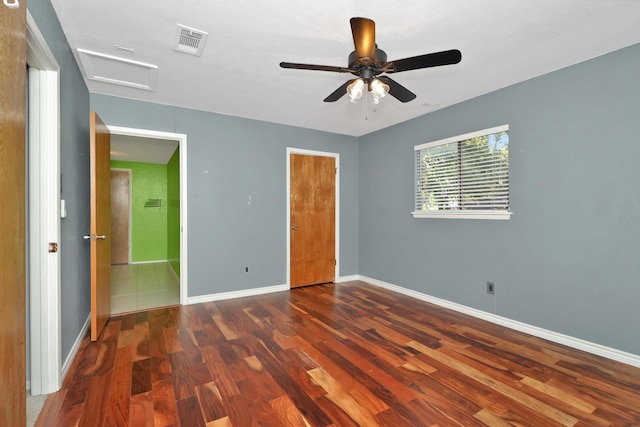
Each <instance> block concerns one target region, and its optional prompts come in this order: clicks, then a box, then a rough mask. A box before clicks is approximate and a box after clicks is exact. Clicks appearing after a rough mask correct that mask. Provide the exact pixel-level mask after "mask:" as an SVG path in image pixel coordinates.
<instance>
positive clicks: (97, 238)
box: [82, 234, 107, 242]
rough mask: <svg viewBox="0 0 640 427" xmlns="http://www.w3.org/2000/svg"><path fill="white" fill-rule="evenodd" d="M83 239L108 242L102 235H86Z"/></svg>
mask: <svg viewBox="0 0 640 427" xmlns="http://www.w3.org/2000/svg"><path fill="white" fill-rule="evenodd" d="M82 238H83V239H84V240H91V241H92V242H93V241H94V240H106V238H107V236H106V235H104V234H100V235H95V234H85V235H84V236H82Z"/></svg>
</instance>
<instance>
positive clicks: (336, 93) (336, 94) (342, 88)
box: [324, 79, 357, 102]
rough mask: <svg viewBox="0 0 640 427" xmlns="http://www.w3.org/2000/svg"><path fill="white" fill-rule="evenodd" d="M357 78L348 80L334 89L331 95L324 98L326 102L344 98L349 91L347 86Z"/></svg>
mask: <svg viewBox="0 0 640 427" xmlns="http://www.w3.org/2000/svg"><path fill="white" fill-rule="evenodd" d="M356 80H357V79H351V80H347V81H346V82H345V83H344V84H343V85H342V86H340V87H339V88H338V89H336V90H335V91H333V92H332V93H331V95H329V96H327V97H326V98H325V99H324V102H336V101H337V100H338V99H340V98H342V97H343V96H344V95H345V94H346V93H347V86H349V85H350V84H351V83H353V82H354V81H356Z"/></svg>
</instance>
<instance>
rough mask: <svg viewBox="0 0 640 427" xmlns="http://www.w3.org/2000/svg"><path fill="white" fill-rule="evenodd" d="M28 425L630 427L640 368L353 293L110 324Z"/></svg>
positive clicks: (238, 303)
mask: <svg viewBox="0 0 640 427" xmlns="http://www.w3.org/2000/svg"><path fill="white" fill-rule="evenodd" d="M36 425H38V426H65V427H67V426H91V427H100V426H135V427H138V426H159V427H165V426H181V427H196V426H199V427H228V426H234V427H245V426H246V427H249V426H366V427H370V426H393V427H403V426H443V427H444V426H476V425H478V426H482V425H489V426H538V427H541V426H545V427H546V426H582V427H584V426H634V425H635V426H640V369H638V368H634V367H631V366H628V365H624V364H621V363H617V362H614V361H611V360H607V359H604V358H601V357H597V356H594V355H590V354H587V353H583V352H580V351H577V350H574V349H570V348H567V347H564V346H561V345H558V344H554V343H549V342H546V341H544V340H541V339H538V338H534V337H531V336H528V335H525V334H522V333H519V332H516V331H513V330H510V329H506V328H502V327H500V326H497V325H494V324H491V323H488V322H484V321H481V320H478V319H475V318H472V317H468V316H465V315H463V314H459V313H456V312H453V311H449V310H446V309H443V308H440V307H437V306H433V305H430V304H427V303H425V302H422V301H418V300H415V299H412V298H409V297H406V296H403V295H400V294H396V293H393V292H390V291H387V290H384V289H380V288H376V287H374V286H371V285H368V284H366V283H363V282H349V283H345V284H336V285H319V286H312V287H306V288H298V289H293V290H291V291H290V292H279V293H274V294H268V295H261V296H256V297H248V298H241V299H235V300H227V301H219V302H215V303H205V304H196V305H190V306H184V307H170V308H162V309H156V310H151V311H145V312H139V313H133V314H126V315H121V316H116V317H112V318H111V319H110V321H109V322H108V323H107V326H106V328H105V330H104V332H103V334H102V336H101V337H100V340H99V341H97V342H95V343H90V342H89V341H88V339H85V340H84V341H83V343H82V346H81V349H80V351H79V353H78V356H77V357H76V360H75V361H74V363H73V366H72V367H71V370H70V372H69V374H68V375H67V378H66V380H65V383H64V385H63V388H62V390H61V391H60V392H58V393H56V394H54V395H51V396H50V397H49V398H48V399H47V403H46V404H45V407H44V409H43V412H42V413H41V415H40V418H39V419H38V423H37V424H36Z"/></svg>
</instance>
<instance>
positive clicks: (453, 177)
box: [415, 126, 509, 212]
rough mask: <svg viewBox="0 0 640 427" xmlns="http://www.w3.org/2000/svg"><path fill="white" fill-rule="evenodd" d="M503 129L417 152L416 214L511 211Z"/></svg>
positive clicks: (507, 144)
mask: <svg viewBox="0 0 640 427" xmlns="http://www.w3.org/2000/svg"><path fill="white" fill-rule="evenodd" d="M507 130H508V127H506V126H501V127H499V128H492V129H488V130H486V131H480V132H477V133H474V134H466V135H462V136H460V137H457V138H458V140H454V138H449V139H447V140H442V141H437V142H434V143H428V144H423V145H421V146H417V147H416V150H415V155H416V199H415V200H416V206H415V209H416V211H417V212H420V211H465V210H466V211H469V210H478V211H504V212H508V211H509V137H508V133H507Z"/></svg>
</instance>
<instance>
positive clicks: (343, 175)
mask: <svg viewBox="0 0 640 427" xmlns="http://www.w3.org/2000/svg"><path fill="white" fill-rule="evenodd" d="M91 108H92V109H93V110H95V111H96V112H97V113H98V115H100V117H101V118H102V120H103V121H104V122H105V123H106V124H108V125H114V126H124V127H133V128H139V129H152V130H157V131H165V132H176V133H184V134H186V135H187V183H188V190H187V191H188V193H187V194H188V199H187V206H188V230H189V233H188V255H187V256H188V265H187V267H186V268H187V269H188V270H187V271H188V282H189V288H188V293H189V296H199V295H208V294H214V293H219V292H228V291H237V290H242V289H251V288H257V287H264V286H272V285H281V284H285V283H286V281H287V278H286V256H287V253H286V231H287V230H286V220H287V212H286V200H287V193H286V159H287V156H286V147H296V148H305V149H311V150H319V151H327V152H336V153H339V154H340V169H341V172H340V275H342V276H346V275H352V274H357V273H358V172H357V171H358V145H357V139H356V138H354V137H349V136H343V135H336V134H331V133H325V132H318V131H313V130H308V129H302V128H296V127H291V126H284V125H277V124H273V123H267V122H261V121H256V120H249V119H242V118H238V117H231V116H223V115H220V114H213V113H208V112H203V111H197V110H190V109H185V108H179V107H173V106H165V105H158V104H152V103H148V102H141V101H133V100H128V99H124V98H117V97H111V96H106V95H100V94H91ZM181 155H182V154H181ZM249 195H251V199H252V202H251V205H249V204H248V203H247V201H248V197H249ZM245 266H249V273H245ZM184 269H185V267H184V266H182V270H183V271H184Z"/></svg>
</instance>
